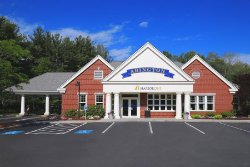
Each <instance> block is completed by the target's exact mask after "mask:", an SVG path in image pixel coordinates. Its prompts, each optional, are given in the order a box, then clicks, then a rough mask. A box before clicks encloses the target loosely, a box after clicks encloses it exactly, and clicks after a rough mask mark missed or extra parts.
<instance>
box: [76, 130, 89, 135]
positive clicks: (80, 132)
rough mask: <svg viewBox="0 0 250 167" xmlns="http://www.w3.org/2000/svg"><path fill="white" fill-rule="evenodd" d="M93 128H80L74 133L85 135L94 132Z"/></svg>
mask: <svg viewBox="0 0 250 167" xmlns="http://www.w3.org/2000/svg"><path fill="white" fill-rule="evenodd" d="M92 132H93V130H78V131H76V132H75V133H74V134H77V135H84V134H90V133H92Z"/></svg>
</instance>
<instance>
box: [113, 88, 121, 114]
mask: <svg viewBox="0 0 250 167" xmlns="http://www.w3.org/2000/svg"><path fill="white" fill-rule="evenodd" d="M119 105H120V101H119V93H115V99H114V115H115V119H119V118H120V114H119V113H120V106H119Z"/></svg>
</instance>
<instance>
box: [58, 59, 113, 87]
mask: <svg viewBox="0 0 250 167" xmlns="http://www.w3.org/2000/svg"><path fill="white" fill-rule="evenodd" d="M97 60H100V61H102V62H103V63H104V64H105V65H106V66H107V67H109V68H110V69H111V70H114V67H113V66H111V65H110V64H109V63H108V62H107V61H106V60H105V59H104V58H102V57H101V56H100V55H97V56H96V57H95V58H93V59H92V60H91V61H90V62H88V63H87V64H86V65H85V66H83V67H82V68H81V69H80V70H79V71H77V72H76V73H75V74H74V75H73V76H72V77H71V78H69V79H68V80H67V81H66V82H64V83H63V84H62V85H61V86H60V87H59V88H58V91H60V92H63V91H65V90H64V88H65V87H66V86H67V85H68V84H69V83H70V82H72V81H73V80H74V79H75V78H76V77H78V76H79V75H80V74H81V73H83V72H84V71H85V70H86V69H88V68H89V67H90V66H91V65H92V64H94V63H95V62H96V61H97Z"/></svg>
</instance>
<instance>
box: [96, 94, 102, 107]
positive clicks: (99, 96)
mask: <svg viewBox="0 0 250 167" xmlns="http://www.w3.org/2000/svg"><path fill="white" fill-rule="evenodd" d="M95 105H101V106H103V94H96V95H95Z"/></svg>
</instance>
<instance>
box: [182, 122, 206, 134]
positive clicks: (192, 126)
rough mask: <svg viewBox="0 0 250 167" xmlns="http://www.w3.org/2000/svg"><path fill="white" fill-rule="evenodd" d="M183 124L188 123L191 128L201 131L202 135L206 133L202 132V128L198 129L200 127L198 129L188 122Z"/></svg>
mask: <svg viewBox="0 0 250 167" xmlns="http://www.w3.org/2000/svg"><path fill="white" fill-rule="evenodd" d="M185 124H186V125H188V126H190V127H191V128H193V129H195V130H197V131H198V132H200V133H202V134H203V135H205V134H206V133H205V132H203V131H202V130H200V129H198V128H196V127H194V126H193V125H190V124H189V123H187V122H185Z"/></svg>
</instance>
